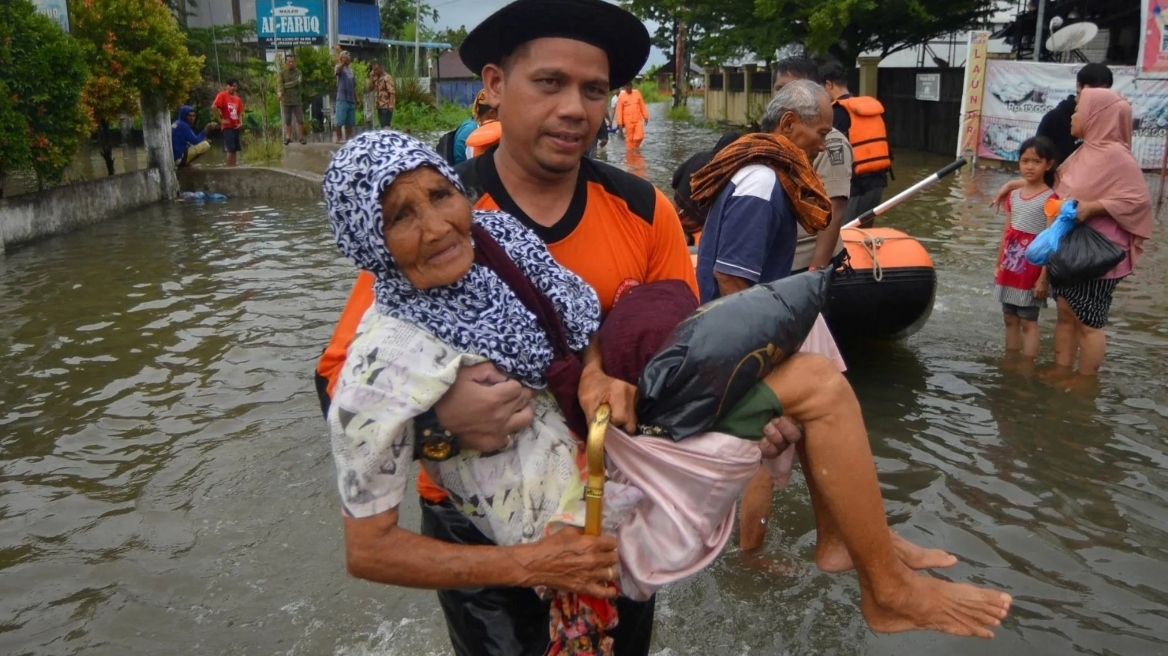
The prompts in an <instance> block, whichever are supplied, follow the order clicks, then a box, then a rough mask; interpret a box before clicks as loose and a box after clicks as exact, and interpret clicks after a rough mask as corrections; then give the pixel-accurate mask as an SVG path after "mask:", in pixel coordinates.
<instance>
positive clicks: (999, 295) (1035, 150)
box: [994, 137, 1057, 359]
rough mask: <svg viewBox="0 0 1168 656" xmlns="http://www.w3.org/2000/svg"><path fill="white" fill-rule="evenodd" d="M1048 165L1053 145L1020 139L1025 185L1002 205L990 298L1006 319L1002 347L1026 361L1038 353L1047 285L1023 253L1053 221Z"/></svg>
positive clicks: (1040, 269) (1036, 139) (1043, 274)
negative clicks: (1003, 221)
mask: <svg viewBox="0 0 1168 656" xmlns="http://www.w3.org/2000/svg"><path fill="white" fill-rule="evenodd" d="M1054 163H1055V160H1054V145H1053V144H1051V142H1050V140H1049V139H1047V138H1046V137H1032V138H1030V139H1027V140H1026V141H1024V142H1023V143H1022V147H1021V148H1020V149H1019V153H1018V170H1019V172H1020V173H1021V174H1022V180H1023V181H1024V182H1025V184H1024V185H1023V186H1022V187H1021V188H1020V189H1015V190H1014V191H1012V192H1010V196H1009V198H1008V199H1007V200H1006V203H1005V208H1006V217H1007V219H1006V226H1005V231H1004V233H1003V234H1002V243H1001V246H999V247H998V266H997V273H996V276H995V278H994V282H995V283H997V284H996V286H995V288H994V298H995V299H996V300H997V301H998V302H1000V303H1001V304H1002V314H1003V316H1004V318H1005V321H1006V350H1007V351H1018V350H1021V351H1022V355H1023V356H1025V357H1028V358H1031V359H1033V358H1035V357H1036V356H1037V355H1038V312H1039V310H1040V309H1041V308H1044V307H1046V297H1047V293H1048V292H1049V289H1050V284H1049V283H1048V282H1047V279H1046V267H1041V266H1037V265H1034V264H1031V263H1030V262H1027V261H1026V257H1025V254H1026V247H1027V246H1029V245H1030V242H1031V241H1033V240H1034V238H1035V237H1036V236H1038V233H1040V232H1042V231H1043V230H1045V229H1046V227H1047V226H1048V225H1050V222H1051V221H1052V220H1053V214H1051V213H1050V212H1048V211H1047V209H1046V205H1047V203H1048V202H1049V201H1051V200H1052V199H1056V200H1057V196H1055V193H1054V190H1052V189H1051V188H1050V182H1051V180H1050V178H1051V177H1052V176H1053V173H1052V171H1051V169H1053V168H1054ZM1052 205H1054V203H1052ZM1056 209H1057V208H1056Z"/></svg>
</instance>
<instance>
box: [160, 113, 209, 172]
mask: <svg viewBox="0 0 1168 656" xmlns="http://www.w3.org/2000/svg"><path fill="white" fill-rule="evenodd" d="M194 125H195V109H194V108H193V107H191V106H190V105H183V106H182V107H179V108H178V114H177V115H176V116H175V117H174V123H173V124H172V125H171V126H170V147H171V150H172V151H173V152H174V163H175V164H177V165H178V166H179V167H183V166H186V165H188V164H190V163H191V162H193V161H195V160H196V159H198V158H199V157H201V156H202V155H204V154H205V153H206V152H207V151H208V150H211V144H210V143H209V142H208V141H207V131H208V130H210V129H212V128H214V127H215V122H214V121H212V122H210V123H208V124H207V125H205V126H203V131H202V132H199V133H197V134H196V133H195V128H194Z"/></svg>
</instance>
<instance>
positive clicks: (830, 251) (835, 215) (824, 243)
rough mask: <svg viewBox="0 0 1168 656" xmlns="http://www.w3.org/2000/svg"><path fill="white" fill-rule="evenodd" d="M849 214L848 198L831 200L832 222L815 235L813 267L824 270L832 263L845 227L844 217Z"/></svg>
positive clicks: (837, 197)
mask: <svg viewBox="0 0 1168 656" xmlns="http://www.w3.org/2000/svg"><path fill="white" fill-rule="evenodd" d="M847 213H848V198H847V196H844V197H842V198H841V197H839V196H834V197H833V198H832V199H831V222H830V223H828V224H827V227H826V228H824V229H823V230H820V231H819V234H817V235H815V252H814V253H813V254H812V255H811V266H812V267H814V268H816V269H822V268H824V267H826V266H827V265H828V264H830V263H831V258H832V256H833V255H835V248H836V245H837V244H839V238H840V230H841V229H842V228H843V227H844V216H845V215H846V214H847Z"/></svg>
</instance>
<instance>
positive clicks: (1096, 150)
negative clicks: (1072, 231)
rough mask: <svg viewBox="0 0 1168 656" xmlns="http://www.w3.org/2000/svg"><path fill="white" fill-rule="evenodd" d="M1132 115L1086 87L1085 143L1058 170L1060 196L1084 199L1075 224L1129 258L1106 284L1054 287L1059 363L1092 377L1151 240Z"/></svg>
mask: <svg viewBox="0 0 1168 656" xmlns="http://www.w3.org/2000/svg"><path fill="white" fill-rule="evenodd" d="M1131 133H1132V110H1131V105H1130V104H1128V102H1127V101H1126V100H1124V99H1123V97H1122V96H1120V95H1119V94H1117V93H1116V92H1114V91H1112V90H1111V89H1090V88H1087V89H1083V91H1082V93H1081V94H1080V95H1079V103H1078V105H1077V106H1076V108H1075V113H1074V115H1072V116H1071V134H1072V135H1074V136H1076V137H1080V138H1082V139H1083V145H1082V146H1079V148H1078V150H1076V151H1075V152H1074V153H1073V154H1072V155H1071V156H1070V157H1068V158H1067V160H1066V161H1065V162H1063V164H1062V166H1060V167H1059V170H1058V180H1057V182H1056V183H1055V192H1056V193H1058V195H1059V198H1063V199H1074V200H1077V201H1079V207H1078V213H1077V216H1076V221H1079V222H1085V223H1086V224H1087V225H1088V226H1090V227H1092V228H1094V229H1095V230H1098V231H1099V232H1100V233H1102V234H1103V235H1104V236H1105V237H1107V238H1108V239H1109V240H1111V241H1112V242H1113V243H1115V244H1116V245H1117V246H1119V247H1120V248H1122V249H1123V250H1124V251H1125V252H1126V254H1127V255H1126V257H1124V259H1123V261H1122V262H1120V263H1119V264H1118V265H1116V267H1115V268H1114V269H1112V270H1111V271H1108V272H1107V273H1105V274H1104V275H1103V276H1102V277H1101V278H1097V279H1095V280H1088V281H1087V282H1083V283H1079V284H1075V285H1068V286H1063V287H1060V286H1055V287H1054V288H1053V289H1051V296H1053V297H1054V298H1055V299H1057V302H1058V325H1057V326H1056V328H1055V341H1054V358H1055V364H1056V365H1057V366H1058V367H1059V368H1060V369H1064V370H1067V371H1069V370H1071V369H1073V368H1074V365H1075V355H1076V354H1078V355H1079V373H1080V374H1083V375H1088V376H1090V375H1094V374H1095V373H1096V372H1097V371H1098V370H1099V365H1100V364H1102V363H1103V355H1104V353H1105V352H1106V350H1107V337H1106V335H1104V333H1103V326H1105V325H1106V324H1107V315H1108V313H1109V311H1110V310H1111V297H1112V295H1113V294H1114V292H1115V287H1116V286H1117V285H1118V284H1119V281H1120V280H1122V279H1123V278H1125V277H1126V276H1128V275H1130V274H1131V272H1132V270H1133V268H1134V267H1135V264H1136V262H1137V261H1138V260H1139V258H1140V255H1141V254H1143V252H1144V241H1145V240H1147V239H1148V238H1150V237H1151V236H1152V199H1151V196H1150V195H1149V194H1148V185H1147V183H1145V182H1144V174H1143V171H1141V170H1140V166H1139V164H1138V163H1137V162H1136V158H1135V157H1134V156H1132V152H1131Z"/></svg>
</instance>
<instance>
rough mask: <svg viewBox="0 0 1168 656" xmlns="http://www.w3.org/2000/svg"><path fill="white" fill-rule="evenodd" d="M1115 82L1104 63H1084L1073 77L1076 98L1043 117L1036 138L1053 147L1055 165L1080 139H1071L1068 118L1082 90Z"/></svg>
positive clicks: (1059, 162) (1074, 147) (1067, 155)
mask: <svg viewBox="0 0 1168 656" xmlns="http://www.w3.org/2000/svg"><path fill="white" fill-rule="evenodd" d="M1113 81H1114V78H1113V77H1112V75H1111V69H1110V68H1107V67H1106V66H1104V65H1103V64H1087V65H1086V66H1084V67H1083V68H1080V69H1079V72H1078V73H1077V74H1076V75H1075V95H1073V96H1067V97H1066V98H1064V99H1063V101H1062V102H1060V103H1059V104H1058V105H1056V106H1055V108H1054V109H1052V110H1050V111H1049V112H1047V113H1046V114H1045V115H1044V116H1043V117H1042V122H1041V123H1039V124H1038V132H1037V133H1036V134H1035V136H1038V137H1046V138H1047V139H1050V142H1051V143H1053V144H1054V155H1055V165H1056V166H1057V165H1058V164H1061V163H1062V162H1063V161H1064V160H1065V159H1066V158H1068V157H1070V156H1071V153H1073V152H1075V149H1076V148H1078V147H1079V144H1081V143H1083V140H1082V139H1076V138H1075V137H1073V136H1071V115H1072V114H1074V113H1075V104H1076V103H1077V102H1078V99H1079V95H1080V94H1081V93H1083V89H1110V88H1111V85H1112V83H1113Z"/></svg>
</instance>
